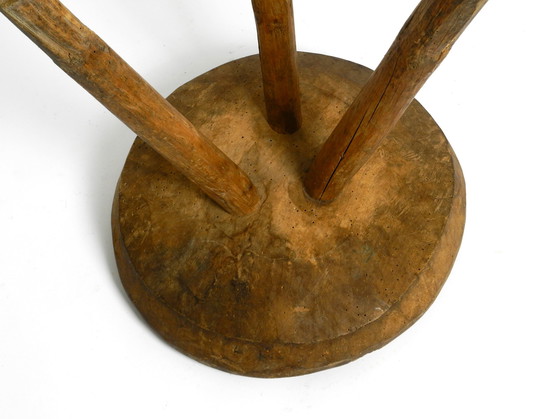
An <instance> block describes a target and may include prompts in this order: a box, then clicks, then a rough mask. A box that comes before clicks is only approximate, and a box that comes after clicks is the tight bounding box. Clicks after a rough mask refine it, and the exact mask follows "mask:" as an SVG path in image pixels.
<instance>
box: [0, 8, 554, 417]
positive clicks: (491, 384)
mask: <svg viewBox="0 0 560 419" xmlns="http://www.w3.org/2000/svg"><path fill="white" fill-rule="evenodd" d="M294 3H295V9H296V25H297V30H298V32H297V35H298V47H299V49H300V50H304V51H313V52H320V53H325V54H329V55H334V56H339V57H342V58H346V59H349V60H352V61H356V62H359V63H361V64H364V65H367V66H369V67H371V68H375V67H376V66H377V64H378V62H379V61H380V59H381V58H382V56H383V54H384V52H385V50H386V49H387V48H388V46H389V44H390V43H391V41H392V40H393V38H394V37H395V35H396V34H397V32H398V30H399V28H400V27H401V25H402V23H404V21H405V19H406V18H407V17H408V15H409V14H410V12H411V11H412V10H413V8H414V7H415V5H416V0H399V1H380V0H345V1H344V2H339V1H332V0H328V1H327V0H294ZM65 4H66V5H67V7H68V8H69V9H70V10H72V11H73V12H74V13H75V14H76V15H77V16H78V17H79V18H80V19H81V20H82V21H83V22H84V23H85V24H86V25H88V26H89V27H91V28H92V29H93V30H94V31H96V32H97V33H98V34H99V35H100V36H101V37H102V38H104V39H105V40H106V41H107V42H108V43H109V44H110V45H111V46H112V47H113V48H114V49H115V50H116V51H117V52H119V53H120V54H121V55H122V56H123V57H124V58H125V59H126V60H127V61H128V62H129V63H130V64H131V65H132V66H133V67H134V68H136V69H137V70H138V71H139V72H140V74H142V75H143V76H144V77H145V78H146V79H147V80H148V81H149V82H150V83H152V84H153V85H154V86H155V87H156V88H157V89H158V90H159V91H160V92H161V93H162V94H163V95H168V94H169V93H171V92H172V91H173V90H174V89H175V88H176V87H178V86H179V85H181V84H182V83H184V82H186V81H188V80H190V79H192V78H193V77H195V76H197V75H199V74H201V73H203V72H205V71H207V70H210V69H211V68H213V67H215V66H218V65H220V64H223V63H225V62H227V61H230V60H232V59H235V58H239V57H243V56H246V55H249V54H253V53H256V51H257V46H256V45H257V44H256V33H255V29H254V22H253V17H252V11H251V5H250V1H249V0H160V1H158V2H154V1H145V0H142V1H140V0H95V1H93V0H91V1H86V0H66V2H65ZM559 11H560V10H559V7H558V5H557V2H556V1H554V0H548V1H547V0H541V1H537V0H536V1H533V2H526V1H520V0H509V1H506V0H490V1H489V3H488V4H487V6H486V7H485V8H484V9H483V10H482V11H481V13H480V14H479V16H478V17H477V18H476V19H475V20H474V22H473V23H472V24H471V26H469V28H468V29H467V30H466V32H465V33H464V34H463V36H462V38H461V39H459V41H458V42H457V43H456V45H455V47H454V48H453V50H452V51H451V53H450V54H449V56H448V57H447V59H446V61H445V62H444V63H443V64H442V65H441V66H440V68H439V69H438V70H437V71H436V73H435V74H434V75H433V77H432V78H431V79H430V80H429V82H428V83H427V84H426V85H425V86H424V88H423V89H422V91H421V92H420V94H419V95H418V99H419V100H420V101H421V102H422V103H423V105H424V106H425V107H426V108H427V109H428V110H429V112H430V113H431V114H432V115H433V116H434V118H435V119H436V121H437V122H438V123H439V124H440V126H441V127H442V129H443V130H444V132H445V133H446V135H447V136H448V138H449V140H450V142H451V144H452V145H453V147H454V149H455V151H456V152H457V155H458V156H459V159H460V160H461V163H462V165H463V169H464V172H465V177H466V180H467V188H468V189H467V192H468V219H467V225H466V231H465V236H464V241H463V245H462V249H461V252H460V254H459V257H458V260H457V263H456V265H455V268H454V270H453V271H452V273H451V276H450V278H449V280H448V282H447V284H446V285H445V287H444V289H443V291H442V292H441V294H440V296H439V298H438V299H437V301H436V302H435V303H434V305H433V306H432V308H431V309H430V310H429V311H428V312H427V314H426V315H425V316H424V317H423V318H422V319H421V320H420V321H419V322H418V323H417V324H416V325H414V326H413V327H412V328H411V329H410V330H409V331H407V332H406V333H405V334H404V335H402V336H401V337H399V338H398V339H396V340H395V341H394V342H392V343H391V344H390V345H388V346H386V347H385V348H383V349H381V350H379V351H377V352H374V353H371V354H369V355H367V356H365V357H363V358H361V359H359V360H357V361H355V362H353V363H351V364H348V365H346V366H343V367H339V368H335V369H332V370H328V371H324V372H320V373H315V374H311V375H308V376H303V377H296V378H287V379H273V380H265V379H254V378H246V377H240V376H235V375H231V374H227V373H224V372H220V371H217V370H214V369H211V368H209V367H206V366H203V365H201V364H199V363H197V362H195V361H193V360H191V359H189V358H187V357H185V356H184V355H181V354H180V353H178V352H177V351H175V350H174V349H172V348H170V347H169V346H168V345H167V344H165V343H164V342H163V341H162V340H161V339H159V338H158V337H157V336H156V335H155V334H154V333H153V332H152V331H151V330H150V329H149V328H148V327H147V326H146V324H145V323H144V322H143V321H142V320H141V319H140V318H139V316H138V315H137V314H136V312H135V310H134V308H133V307H132V306H131V304H130V303H129V301H128V299H127V297H126V296H125V294H124V292H123V290H122V288H121V286H120V282H119V279H118V275H117V271H116V266H115V262H114V259H113V255H112V245H111V237H110V208H111V201H112V197H113V191H114V187H115V183H116V181H117V178H118V176H119V173H120V170H121V168H122V165H123V163H124V160H125V158H126V155H127V152H128V149H129V147H130V145H131V143H132V141H133V139H134V134H133V133H132V132H131V131H129V130H128V129H127V128H126V127H125V126H124V125H123V124H121V123H120V122H119V121H118V120H117V119H116V118H115V117H114V116H112V115H111V114H110V113H109V112H108V111H106V110H105V109H104V108H103V107H102V106H101V105H100V104H98V103H97V102H96V101H95V100H94V99H92V98H91V97H90V96H89V95H88V94H87V93H86V92H85V91H84V90H82V89H81V88H80V87H79V86H78V85H77V84H76V83H75V82H74V81H72V80H71V79H70V78H69V77H68V76H66V74H64V73H63V72H62V71H61V70H60V69H58V68H57V67H56V66H55V65H53V64H52V62H51V61H50V60H49V59H48V58H47V56H46V55H44V54H43V53H42V52H41V51H40V50H39V49H38V48H37V47H36V46H35V45H33V44H32V42H31V41H29V40H28V39H27V38H25V36H24V35H23V34H21V33H20V32H19V31H18V30H17V29H16V28H15V27H14V26H12V25H11V24H10V23H9V22H8V20H6V19H4V18H3V17H1V16H0V417H1V418H37V417H41V418H98V417H131V418H153V417H158V418H167V417H170V418H171V417H177V418H179V417H181V418H184V417H196V416H198V415H200V416H202V417H218V416H217V415H220V416H219V417H233V418H236V417H240V418H241V417H243V418H256V417H271V418H276V417H305V418H315V417H317V418H319V417H335V416H343V417H355V416H358V415H363V416H371V417H374V416H377V417H384V418H399V417H402V418H404V417H411V416H414V417H427V418H449V417H453V418H463V417H465V418H472V417H477V418H479V417H481V418H495V417H507V416H506V415H508V416H509V417H534V418H558V417H560V407H559V403H560V402H559V401H558V399H559V395H560V383H559V377H560V361H559V358H560V356H559V354H560V337H559V334H560V332H559V326H558V323H559V321H560V301H559V295H560V285H559V282H560V273H559V268H558V260H559V259H560V244H559V236H560V225H559V221H558V214H560V199H559V196H558V195H559V187H558V183H559V181H560V175H559V169H558V155H559V152H560V146H559V143H560V134H559V130H558V119H559V118H558V113H559V111H560V107H559V105H558V97H559V96H560V87H559V83H558V74H560V72H559V59H558V56H559V48H558V44H559V41H560V29H558V24H557V19H558V14H559ZM195 415H196V416H195Z"/></svg>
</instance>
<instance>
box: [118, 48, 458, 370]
mask: <svg viewBox="0 0 560 419" xmlns="http://www.w3.org/2000/svg"><path fill="white" fill-rule="evenodd" d="M298 62H299V65H300V76H301V81H302V104H303V106H302V109H303V115H304V118H303V125H302V128H301V129H300V130H299V131H298V132H296V133H295V134H291V135H290V136H286V135H285V134H279V133H276V132H274V131H273V130H272V129H271V128H270V126H269V125H268V123H267V121H266V119H265V118H264V117H263V116H262V109H261V105H260V103H261V100H262V90H261V88H260V86H259V80H260V76H261V74H260V69H259V59H258V57H257V56H252V57H247V58H243V59H241V60H237V61H234V62H231V63H228V64H225V65H223V66H220V67H218V68H216V69H214V70H212V71H210V72H208V73H206V74H204V75H201V76H199V77H197V78H196V79H194V80H192V81H191V82H189V83H187V84H186V85H184V86H182V87H180V88H179V89H177V90H176V91H175V92H174V93H173V94H172V95H171V96H170V97H169V100H170V101H171V103H173V104H174V106H176V107H177V109H180V110H181V111H182V112H184V113H185V115H186V116H187V117H188V118H189V119H190V120H192V121H193V122H194V123H196V125H197V126H200V127H201V129H209V130H210V129H211V130H213V131H214V132H215V133H216V138H218V140H217V141H218V143H217V145H218V146H219V147H220V148H222V149H223V150H224V151H226V152H227V153H228V154H230V155H232V156H233V158H234V160H235V161H236V162H238V164H239V166H240V167H241V168H242V169H244V170H245V171H247V173H250V174H251V176H252V178H253V179H254V181H255V185H256V187H257V188H258V189H259V191H260V193H261V195H262V196H263V197H265V198H264V199H263V204H262V206H261V208H260V209H259V211H256V212H254V213H253V214H250V215H248V216H246V217H232V216H231V215H229V214H227V213H225V212H224V211H220V209H219V208H216V206H213V205H208V204H209V202H208V201H207V200H204V199H201V198H202V197H201V194H200V192H199V191H198V190H197V189H193V188H191V187H189V185H185V181H184V178H182V177H180V176H178V175H177V174H176V173H174V170H173V168H172V167H171V166H170V165H169V163H168V162H166V161H165V160H164V159H162V158H161V157H160V156H159V155H157V154H156V153H154V152H153V151H152V150H151V149H150V148H149V147H147V146H146V145H145V144H144V143H143V142H141V141H136V142H135V144H134V146H133V147H132V149H131V151H130V154H129V156H128V158H127V162H126V164H125V167H124V169H123V172H122V174H121V178H120V181H119V185H118V188H117V191H116V194H115V200H114V207H113V218H112V225H113V240H114V247H115V254H116V258H117V265H118V267H119V274H120V277H121V280H122V282H123V285H124V287H125V289H126V290H127V292H128V294H129V295H130V298H131V300H132V301H133V302H134V304H135V305H136V307H137V308H138V310H139V312H140V313H142V315H143V316H144V317H145V319H146V320H147V322H148V323H149V324H150V325H151V326H152V327H153V328H154V329H155V330H156V331H157V332H158V333H159V334H161V336H163V337H164V338H165V339H166V340H167V341H168V342H169V343H170V344H171V345H172V346H173V347H175V348H177V349H179V350H181V351H183V352H185V353H186V354H188V355H189V356H191V357H193V358H195V359H198V360H200V361H201V362H204V363H206V364H209V365H212V366H214V367H218V368H221V369H225V370H227V371H231V372H235V373H238V374H246V375H254V376H263V377H278V376H286V375H298V374H305V373H310V372H313V371H317V370H320V369H324V368H329V367H333V366H336V365H340V364H343V363H346V362H349V361H351V360H352V359H355V358H357V357H359V356H362V355H364V354H365V353H367V352H369V351H372V350H374V349H377V348H379V347H381V346H383V345H384V344H386V343H388V342H389V341H391V340H392V339H393V338H395V337H396V336H398V335H399V334H400V333H401V332H403V331H404V330H405V329H406V328H408V327H409V326H410V325H412V324H413V323H414V321H416V319H418V317H420V316H421V315H422V313H423V312H424V311H425V310H426V309H427V308H428V307H429V305H430V304H431V302H432V301H433V300H434V298H435V297H436V295H437V293H438V291H439V289H440V288H441V286H442V285H443V283H444V282H445V279H446V277H447V275H448V273H449V271H450V269H451V266H452V265H453V261H454V259H455V255H456V254H457V251H458V247H459V244H460V241H461V235H462V231H463V225H464V221H465V189H464V183H463V176H462V173H461V168H460V166H459V164H458V162H457V160H456V158H455V156H454V154H453V151H452V149H451V147H450V146H449V144H448V143H447V141H446V139H445V136H444V135H443V133H442V132H441V130H440V129H439V127H438V126H437V124H436V123H435V122H434V121H433V119H432V118H431V117H430V116H429V114H428V113H427V112H426V110H425V109H424V108H422V106H421V105H420V104H419V103H418V102H415V101H414V102H413V103H412V104H411V106H410V107H409V108H408V109H407V111H406V113H405V114H404V115H403V117H402V118H401V120H400V121H399V123H398V124H397V125H396V127H395V129H394V130H393V131H392V132H391V134H390V135H389V136H388V138H387V141H384V142H383V144H382V145H381V147H380V148H379V149H378V153H377V155H376V158H374V159H372V161H371V164H368V165H367V167H365V168H364V170H362V171H360V173H358V174H357V175H356V176H355V177H354V178H353V179H352V180H351V182H350V183H349V185H348V188H345V190H344V191H343V192H342V195H341V197H340V199H337V200H335V201H334V202H332V203H331V204H329V205H317V202H316V201H314V200H309V199H308V198H307V197H306V196H305V194H304V193H303V187H302V180H301V173H302V170H303V168H304V167H307V165H308V164H309V162H310V160H311V158H312V157H313V155H314V154H315V152H316V150H317V148H318V147H320V145H321V143H322V142H323V141H324V138H325V137H326V136H327V135H328V134H329V133H330V132H332V130H333V128H334V126H335V125H336V123H337V122H338V121H339V119H340V116H341V113H343V112H344V111H345V110H346V108H347V107H348V104H349V103H350V102H351V98H353V97H355V95H356V94H357V93H358V92H359V90H360V88H361V87H362V86H363V84H364V82H365V81H366V80H367V79H368V77H369V76H370V75H371V70H369V69H367V68H364V67H362V66H360V65H358V64H354V63H351V62H348V61H344V60H341V59H336V58H332V57H326V56H322V55H317V54H308V53H300V54H299V57H298ZM232 119H233V120H235V121H236V124H235V125H233V126H232V124H231V123H230V121H231V120H232ZM226 132H229V133H231V136H232V138H229V137H228V136H225V135H222V134H224V133H226ZM372 184H375V185H377V186H378V187H377V188H371V187H370V185H372ZM358 191H365V192H366V193H359V194H358V193H357V192H358Z"/></svg>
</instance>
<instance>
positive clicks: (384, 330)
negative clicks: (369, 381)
mask: <svg viewBox="0 0 560 419" xmlns="http://www.w3.org/2000/svg"><path fill="white" fill-rule="evenodd" d="M447 147H448V150H449V154H450V156H451V160H452V163H453V168H454V196H453V198H452V199H453V201H452V207H451V211H450V214H449V217H448V219H447V222H446V224H445V228H444V231H443V232H442V235H441V238H440V240H439V242H438V244H437V246H436V247H435V248H434V251H433V252H432V255H431V257H430V259H429V262H428V263H427V264H426V265H425V268H424V270H423V271H422V272H420V273H419V274H418V277H417V279H416V281H415V282H414V283H413V284H412V285H411V286H410V287H409V289H408V290H407V291H406V292H405V293H404V294H403V295H402V298H401V299H400V300H399V301H398V302H397V303H395V304H394V305H393V306H392V307H391V308H390V309H389V310H387V312H386V313H385V314H384V315H382V316H381V317H380V318H378V319H377V320H375V321H373V322H371V323H368V324H367V325H365V326H363V327H362V328H360V329H357V330H355V331H353V332H351V333H348V334H346V335H342V336H339V337H337V338H335V339H332V340H322V341H319V342H314V343H305V344H297V343H282V342H270V343H264V344H263V343H262V342H252V341H249V340H243V339H236V338H229V337H224V336H222V335H220V334H217V333H215V332H212V331H211V330H206V329H203V328H201V327H199V326H197V325H196V324H194V323H193V322H192V321H190V320H188V319H187V318H185V317H182V316H181V315H180V314H179V313H177V312H176V311H175V310H173V309H172V308H170V307H169V306H167V305H166V304H165V303H163V302H162V301H161V300H160V299H158V296H157V295H154V294H153V292H152V291H151V290H150V289H148V288H146V287H145V285H144V284H143V282H142V281H141V279H140V278H139V276H138V273H137V272H136V271H135V269H134V267H133V266H132V264H131V262H130V258H129V255H128V253H127V250H126V246H125V244H124V242H123V240H122V236H121V232H120V225H119V188H120V185H117V189H116V193H115V200H114V203H113V212H112V229H113V241H114V248H115V256H116V258H117V265H118V268H119V275H120V277H121V280H122V282H123V285H124V288H125V289H126V292H127V293H128V295H129V297H130V299H131V300H132V302H133V303H134V304H135V305H137V306H138V305H139V304H141V305H142V308H141V309H140V311H141V314H142V316H143V317H144V318H145V320H146V321H147V323H148V324H149V325H150V326H151V327H152V328H153V329H154V330H155V331H156V332H157V333H158V334H160V335H161V336H162V337H163V339H164V340H166V341H167V342H168V343H170V344H171V345H172V346H174V347H175V348H177V349H178V350H179V351H181V352H183V353H185V354H187V355H188V356H190V357H191V358H194V359H196V360H198V361H199V362H201V363H204V364H206V365H209V366H212V367H214V368H218V369H221V370H224V371H228V372H232V373H236V374H241V375H248V376H254V377H269V378H271V377H283V376H294V375H301V374H307V373H312V372H316V371H320V370H323V369H326V368H331V367H334V366H338V365H342V364H345V363H347V362H349V361H352V360H354V359H356V358H359V357H361V356H363V355H365V354H367V353H369V352H371V351H373V350H375V349H378V348H380V347H382V346H383V345H385V344H386V343H388V342H390V341H391V340H393V339H394V338H395V337H397V336H398V335H400V334H401V333H402V332H404V331H405V330H406V329H407V328H408V327H410V325H412V324H413V323H414V322H415V321H416V320H417V319H418V318H419V317H420V316H421V315H422V314H423V313H424V312H425V311H426V310H427V309H428V307H429V306H430V305H431V304H432V302H433V301H434V300H435V298H436V297H437V295H438V293H439V291H440V289H441V287H442V286H443V284H444V283H445V281H446V279H447V276H448V275H449V272H450V271H451V268H452V266H453V263H454V261H455V257H456V254H457V251H458V248H459V246H460V243H461V238H462V234H463V228H464V221H465V202H466V196H465V184H464V178H463V174H462V171H461V168H460V165H459V162H458V160H457V158H456V156H455V154H454V153H453V150H452V149H451V147H450V146H449V145H447ZM450 249H453V250H454V251H453V252H451V254H450V255H449V250H450ZM426 295H429V296H430V299H429V303H428V304H426V301H427V300H426V298H425V296H426ZM422 300H424V302H423V303H422ZM162 324H163V325H165V326H164V327H163V328H162V326H161V325H162ZM288 347H289V351H286V348H288ZM286 353H288V354H289V355H288V356H286V355H284V356H283V357H281V355H280V354H286ZM244 359H251V360H253V361H254V360H255V359H256V360H259V365H258V366H257V367H256V368H254V369H251V370H245V369H243V368H242V367H240V365H244V364H247V363H245V362H243V360H244ZM314 359H320V360H321V361H320V362H319V363H317V362H316V361H310V360H314Z"/></svg>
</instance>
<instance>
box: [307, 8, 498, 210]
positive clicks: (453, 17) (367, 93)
mask: <svg viewBox="0 0 560 419" xmlns="http://www.w3.org/2000/svg"><path fill="white" fill-rule="evenodd" d="M486 1H487V0H462V1H449V0H422V1H421V2H420V4H419V5H418V7H417V8H416V10H415V11H414V12H413V14H412V16H411V17H410V18H409V20H408V21H407V22H406V24H405V25H404V27H403V28H402V29H401V32H400V33H399V35H398V36H397V39H396V40H395V41H394V43H393V45H392V46H391V48H390V49H389V51H388V53H387V55H386V56H385V57H384V58H383V60H382V62H381V64H380V65H379V67H378V68H377V70H376V71H375V73H374V74H373V75H372V76H371V78H370V79H369V81H368V82H367V83H366V85H365V86H364V88H363V89H362V90H361V92H360V93H359V95H358V97H357V98H356V99H355V101H354V102H353V103H352V105H351V106H350V108H349V109H348V111H347V112H346V114H345V115H344V116H343V118H342V119H341V121H340V123H339V124H338V125H337V127H336V128H335V129H334V131H333V132H332V134H331V135H330V137H329V139H328V140H327V141H326V143H325V144H324V146H323V147H322V148H321V150H320V151H319V153H318V155H317V156H316V157H315V159H314V161H313V163H312V165H311V167H310V169H309V171H308V173H307V176H306V178H305V180H304V183H305V188H306V191H307V193H308V194H309V195H310V196H311V197H312V198H315V199H317V200H320V201H331V200H332V199H334V198H335V197H336V196H337V195H338V194H339V193H340V192H341V190H342V188H343V187H344V185H345V184H346V183H347V182H348V181H349V180H350V179H351V178H352V177H353V176H354V174H355V173H356V172H357V171H358V170H359V169H360V168H361V167H362V165H363V164H364V163H365V162H366V161H367V160H368V158H369V157H370V156H371V154H372V153H373V152H374V151H375V150H376V149H377V147H378V146H379V144H380V142H381V141H382V140H383V139H384V138H385V136H386V135H387V134H388V133H389V132H390V131H391V130H392V129H393V127H394V126H395V124H396V123H397V121H398V120H399V118H400V117H401V116H402V114H403V113H404V111H405V110H406V109H407V107H408V105H409V104H410V103H411V101H412V99H413V98H414V96H415V95H416V93H417V92H418V90H420V88H421V87H422V85H423V84H424V83H425V81H426V80H427V79H428V77H429V76H430V74H432V72H433V71H434V70H435V69H436V68H437V66H438V65H439V64H440V63H441V62H442V60H443V59H444V58H445V56H446V54H447V53H448V52H449V49H450V48H451V46H452V45H453V43H454V42H455V41H456V39H457V38H458V37H459V35H460V34H461V32H462V31H463V30H464V29H465V28H466V26H467V25H468V24H469V23H470V21H471V20H472V19H473V17H474V16H475V15H476V14H477V13H478V11H479V10H480V9H481V8H482V6H483V5H484V4H485V3H486Z"/></svg>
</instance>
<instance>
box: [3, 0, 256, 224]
mask: <svg viewBox="0 0 560 419" xmlns="http://www.w3.org/2000/svg"><path fill="white" fill-rule="evenodd" d="M0 11H1V12H2V13H3V14H5V15H6V16H7V17H8V18H9V19H10V20H11V21H12V22H13V23H14V24H15V25H16V26H17V27H18V28H19V29H21V30H22V31H23V32H24V33H25V34H26V35H27V36H28V37H29V38H31V40H33V42H35V43H36V44H37V45H38V46H39V47H40V48H41V49H42V50H43V51H45V52H46V53H47V54H48V55H49V56H50V57H51V58H52V59H53V61H54V62H55V63H56V64H57V65H58V66H59V67H60V68H62V69H63V70H64V71H65V72H66V73H68V74H69V75H70V76H71V77H72V78H73V79H74V80H76V81H77V82H78V83H79V84H80V85H82V86H83V87H84V88H85V89H86V90H87V91H88V92H90V93H91V94H92V95H93V96H94V97H95V98H96V99H97V100H99V101H100V102H101V103H102V104H103V105H104V106H105V107H106V108H107V109H109V110H110V111H111V112H112V113H113V114H115V116H117V117H118V118H119V119H120V120H121V121H123V122H124V123H125V124H126V125H128V126H129V127H130V128H131V129H132V130H133V131H134V132H136V134H138V136H140V137H141V138H142V139H143V140H144V141H146V142H147V143H148V144H150V146H151V147H152V148H153V149H154V150H156V151H157V152H158V153H160V154H161V155H162V156H163V157H165V158H166V159H167V160H169V161H170V162H171V163H172V164H173V165H174V166H175V167H176V168H177V169H179V170H180V171H181V172H182V173H183V174H185V175H186V176H187V177H188V178H189V179H190V180H191V181H192V182H194V183H195V184H196V185H197V186H198V187H199V188H201V189H202V190H203V191H204V192H205V193H206V194H207V195H208V196H209V197H210V198H212V199H213V200H214V201H215V202H217V203H218V204H219V205H220V206H222V207H223V208H224V209H225V210H227V211H228V212H231V213H235V214H247V213H250V212H252V211H253V210H254V209H255V208H256V207H257V205H258V203H259V196H258V194H257V192H256V189H255V188H254V187H253V184H252V183H251V181H250V180H249V178H248V177H247V176H246V175H245V174H244V173H243V172H242V171H241V170H240V169H239V168H238V167H237V166H236V165H235V163H233V162H232V161H231V160H230V159H229V158H228V157H227V156H226V155H225V154H223V153H222V152H221V151H220V150H219V149H218V148H216V147H215V146H214V145H213V144H212V142H210V141H208V140H207V139H206V138H204V136H202V135H201V134H200V133H199V132H198V131H197V130H196V128H195V127H194V126H193V125H192V124H191V123H190V122H189V121H188V120H187V119H186V118H185V117H184V116H183V115H181V114H180V113H179V112H178V111H177V110H176V109H175V108H174V107H173V106H171V105H170V104H169V103H168V102H167V101H166V100H165V99H164V98H163V97H161V96H160V94H159V93H157V92H156V91H155V90H154V89H153V88H152V87H151V86H150V85H149V84H148V83H147V82H146V81H145V80H144V79H142V77H140V75H138V73H136V72H135V71H134V70H133V69H132V68H131V67H130V66H129V65H128V64H127V63H126V62H125V61H124V60H123V59H122V58H120V57H119V56H118V55H117V54H116V53H115V52H114V51H113V50H112V49H111V48H109V46H107V44H105V42H103V41H102V40H101V39H100V38H99V37H98V36H97V35H96V34H95V33H93V32H92V31H91V30H89V29H88V28H87V27H86V26H85V25H84V24H83V23H81V22H80V21H79V20H78V19H77V18H76V17H75V16H74V15H72V13H70V11H68V9H66V8H65V7H64V6H63V5H62V4H61V3H60V2H59V1H57V0H41V1H37V0H9V1H6V0H4V1H1V2H0Z"/></svg>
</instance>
